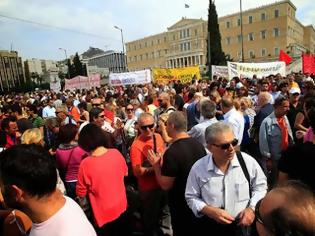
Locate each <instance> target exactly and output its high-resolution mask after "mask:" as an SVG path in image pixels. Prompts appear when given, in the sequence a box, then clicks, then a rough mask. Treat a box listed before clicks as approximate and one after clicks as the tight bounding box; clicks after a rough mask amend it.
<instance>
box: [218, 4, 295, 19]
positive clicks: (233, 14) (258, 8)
mask: <svg viewBox="0 0 315 236" xmlns="http://www.w3.org/2000/svg"><path fill="white" fill-rule="evenodd" d="M284 3H288V4H289V5H291V6H292V7H293V8H294V10H296V6H295V5H294V4H293V3H292V2H291V1H290V0H283V1H278V2H275V3H271V4H267V5H262V6H260V7H255V8H251V9H248V10H245V11H243V14H245V13H248V12H251V11H257V10H261V9H264V8H267V7H271V6H276V5H281V4H284ZM239 14H240V12H239V11H238V12H236V13H232V14H228V15H225V16H220V17H219V18H218V19H219V20H221V19H224V18H227V17H231V16H236V15H239Z"/></svg>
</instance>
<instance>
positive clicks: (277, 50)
mask: <svg viewBox="0 0 315 236" xmlns="http://www.w3.org/2000/svg"><path fill="white" fill-rule="evenodd" d="M274 51H275V56H279V48H274Z"/></svg>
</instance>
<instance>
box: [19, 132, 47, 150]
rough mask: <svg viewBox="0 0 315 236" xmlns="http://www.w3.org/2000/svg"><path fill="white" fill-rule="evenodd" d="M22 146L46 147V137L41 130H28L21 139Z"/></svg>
mask: <svg viewBox="0 0 315 236" xmlns="http://www.w3.org/2000/svg"><path fill="white" fill-rule="evenodd" d="M21 142H22V144H36V145H40V146H44V136H43V134H42V132H41V130H40V129H39V128H33V129H28V130H26V131H25V132H24V133H23V135H22V137H21Z"/></svg>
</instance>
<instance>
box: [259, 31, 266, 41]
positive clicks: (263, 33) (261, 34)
mask: <svg viewBox="0 0 315 236" xmlns="http://www.w3.org/2000/svg"><path fill="white" fill-rule="evenodd" d="M266 33H267V31H266V30H262V31H260V36H261V39H266Z"/></svg>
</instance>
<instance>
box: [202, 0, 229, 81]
mask: <svg viewBox="0 0 315 236" xmlns="http://www.w3.org/2000/svg"><path fill="white" fill-rule="evenodd" d="M209 33H210V56H211V62H210V63H209V57H208V53H209V45H208V47H207V65H208V66H209V71H208V74H209V75H211V65H226V56H225V54H224V52H223V51H222V46H221V34H220V29H219V24H218V14H217V10H216V7H215V4H214V0H209V9H208V37H209ZM208 43H209V40H208Z"/></svg>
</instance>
